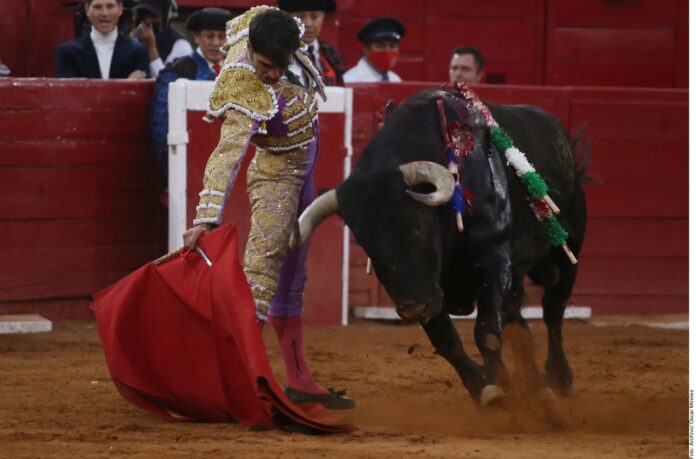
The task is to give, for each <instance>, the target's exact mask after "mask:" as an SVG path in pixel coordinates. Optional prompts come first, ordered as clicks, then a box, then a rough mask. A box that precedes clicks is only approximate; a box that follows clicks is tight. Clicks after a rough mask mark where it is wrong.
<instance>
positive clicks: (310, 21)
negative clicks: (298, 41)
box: [278, 0, 345, 86]
mask: <svg viewBox="0 0 696 459" xmlns="http://www.w3.org/2000/svg"><path fill="white" fill-rule="evenodd" d="M278 8H280V9H281V10H283V11H287V12H288V13H290V15H292V16H294V17H296V18H298V19H299V20H301V21H302V23H303V24H304V27H305V33H304V35H302V43H303V44H305V45H307V56H308V57H309V59H310V60H311V61H312V64H314V66H315V67H316V68H317V69H318V70H319V71H320V72H321V78H322V80H324V84H325V85H327V86H337V85H340V84H343V73H344V72H345V67H344V65H343V58H342V57H341V54H340V53H339V52H338V50H337V49H336V48H335V47H334V46H333V45H331V44H330V43H328V42H327V41H324V40H322V39H321V38H319V35H321V28H322V26H323V24H324V17H325V14H326V13H331V12H333V11H335V10H336V1H335V0H278ZM290 71H291V72H292V73H293V74H294V75H295V76H297V77H298V78H299V79H300V81H301V82H302V83H303V84H304V85H307V81H306V79H305V78H304V73H303V72H302V70H301V69H300V66H299V64H297V63H293V64H291V65H290Z"/></svg>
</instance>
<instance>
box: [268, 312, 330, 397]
mask: <svg viewBox="0 0 696 459" xmlns="http://www.w3.org/2000/svg"><path fill="white" fill-rule="evenodd" d="M268 320H269V321H270V322H271V324H272V325H273V329H274V330H275V332H276V336H278V344H279V345H280V352H281V353H282V355H283V362H284V364H285V378H286V383H287V385H288V386H289V387H292V388H293V389H296V390H299V391H302V392H311V393H318V394H325V393H327V392H328V391H327V390H326V389H324V388H323V387H322V386H320V385H319V384H317V382H316V380H315V379H314V376H313V375H312V372H311V371H310V369H309V366H308V365H307V361H306V360H305V356H304V343H303V340H302V316H299V315H298V316H294V317H273V316H271V317H269V318H268Z"/></svg>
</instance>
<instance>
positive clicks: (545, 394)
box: [537, 387, 558, 406]
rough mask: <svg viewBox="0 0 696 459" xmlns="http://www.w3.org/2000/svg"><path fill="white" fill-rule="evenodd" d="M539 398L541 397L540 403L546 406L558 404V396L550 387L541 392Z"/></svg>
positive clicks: (538, 394)
mask: <svg viewBox="0 0 696 459" xmlns="http://www.w3.org/2000/svg"><path fill="white" fill-rule="evenodd" d="M537 397H539V401H540V402H541V403H542V404H544V405H549V406H555V405H556V404H557V403H558V396H557V395H556V393H555V392H554V391H553V390H552V389H551V388H550V387H545V388H543V389H541V390H539V392H538V393H537Z"/></svg>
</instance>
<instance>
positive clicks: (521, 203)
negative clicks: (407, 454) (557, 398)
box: [291, 89, 586, 403]
mask: <svg viewBox="0 0 696 459" xmlns="http://www.w3.org/2000/svg"><path fill="white" fill-rule="evenodd" d="M438 99H442V100H443V101H444V105H445V114H446V118H447V122H448V123H452V122H455V121H456V122H459V123H460V125H461V126H462V127H463V128H464V129H465V130H466V131H468V133H469V134H470V136H471V138H472V139H473V149H472V151H471V153H470V154H469V155H468V156H466V157H465V158H464V159H463V160H462V161H461V162H460V168H459V170H460V174H461V180H460V183H461V185H462V188H465V189H468V190H470V191H471V192H472V193H473V195H474V198H473V200H472V204H473V206H472V207H473V212H472V213H471V214H470V215H466V216H465V220H464V231H463V232H459V231H458V229H457V226H456V223H455V216H454V213H453V212H452V211H451V210H450V209H449V208H448V206H446V205H440V204H442V203H443V202H444V201H443V199H442V197H443V196H442V194H443V186H442V183H444V182H443V180H444V181H445V182H446V180H448V179H447V176H449V177H450V180H451V177H452V176H451V174H449V173H447V171H446V169H445V168H444V166H445V165H447V164H448V156H447V147H446V145H445V142H444V140H443V136H442V133H441V130H440V125H439V117H438V109H437V100H438ZM486 105H487V106H488V107H489V108H490V111H491V112H492V114H493V117H494V118H495V119H496V121H497V122H498V123H499V124H500V126H501V127H502V128H503V129H504V130H505V131H506V132H507V133H508V134H509V135H510V137H511V138H512V139H513V141H514V142H515V146H516V147H517V148H518V149H519V150H520V151H522V152H524V153H525V154H526V155H527V158H528V159H529V161H530V162H531V164H532V165H534V167H535V168H536V170H537V171H538V172H539V173H540V175H541V176H542V177H544V178H545V180H546V182H547V183H548V185H549V195H550V197H551V198H552V199H553V200H554V201H555V203H556V204H557V205H558V207H559V208H560V209H561V212H560V215H559V216H558V219H559V221H560V223H561V225H562V226H563V227H564V228H565V229H566V230H567V231H568V233H569V237H568V246H569V247H570V249H571V250H572V251H573V252H574V253H575V254H576V255H577V254H579V252H580V248H581V245H582V241H583V236H584V230H585V221H586V208H585V195H584V192H583V190H582V184H581V182H582V178H583V177H582V175H583V174H582V172H581V171H580V170H579V169H578V168H577V166H576V164H577V162H576V158H575V154H574V151H573V148H572V147H571V144H570V142H569V141H568V138H567V136H566V134H565V132H564V129H563V126H562V125H561V124H560V122H559V121H558V120H557V119H556V118H555V117H553V116H552V115H550V114H548V113H546V112H544V111H543V110H540V109H538V108H535V107H531V106H523V105H517V106H509V105H496V104H491V103H487V104H486ZM424 161H426V162H428V163H423V162H424ZM433 163H435V164H433ZM441 166H442V167H441ZM414 168H415V169H414ZM443 171H444V173H443ZM444 190H445V191H444V198H445V201H446V200H448V199H449V196H450V195H451V190H450V191H449V192H448V191H447V187H446V186H445V187H444ZM428 204H429V205H428ZM334 212H337V213H338V214H340V216H341V217H342V218H343V220H344V221H345V223H346V224H347V225H348V226H349V228H350V229H351V231H352V232H353V234H354V235H355V238H356V240H357V242H358V243H359V244H360V245H361V246H362V247H363V249H364V250H365V252H366V253H367V255H368V256H369V257H370V258H371V260H372V262H373V264H374V268H375V272H376V274H377V277H378V278H379V280H380V282H381V283H382V284H383V285H384V287H385V289H386V290H387V292H388V293H389V295H390V296H391V298H392V299H393V301H394V303H395V304H396V307H397V312H398V313H399V315H401V316H402V317H404V318H409V319H415V320H418V321H419V322H420V323H421V325H422V327H423V329H424V330H425V332H426V333H427V335H428V337H429V338H430V341H431V342H432V344H433V345H434V346H435V348H436V350H437V352H438V353H439V354H440V355H442V356H443V357H444V358H445V359H447V361H448V362H450V364H452V365H453V366H454V368H455V369H456V370H457V372H458V374H459V376H460V378H461V380H462V382H463V384H464V385H465V386H466V388H467V389H468V390H469V392H470V394H471V395H472V397H473V398H474V400H477V401H478V400H480V401H482V402H484V403H486V402H487V401H489V399H496V398H498V397H500V396H501V395H502V394H503V393H504V392H503V391H502V390H501V388H500V386H502V387H505V386H506V384H507V383H508V375H507V372H506V370H505V367H504V366H503V363H502V359H501V343H502V341H501V340H502V327H503V326H504V325H508V324H516V325H519V326H521V327H522V328H523V330H525V332H526V333H527V334H528V333H529V331H528V328H527V324H526V322H525V320H524V319H523V318H522V316H521V312H520V308H521V304H522V299H523V296H524V287H523V280H524V277H525V275H528V276H529V277H530V278H531V279H532V281H534V282H535V283H537V284H540V285H543V286H544V287H545V290H544V296H543V300H542V305H543V311H544V312H543V314H544V322H545V323H546V326H547V329H548V344H549V346H548V356H547V360H546V365H545V369H546V376H547V381H548V383H549V384H550V385H551V386H552V387H554V388H555V389H557V390H560V391H561V392H564V393H565V392H567V391H568V390H569V389H570V387H571V385H572V372H571V369H570V367H569V365H568V362H567V360H566V357H565V353H564V350H563V342H562V332H561V328H562V320H563V315H564V311H565V307H566V303H567V301H568V298H569V297H570V294H571V292H572V289H573V284H574V282H575V276H576V272H577V266H576V265H574V264H572V263H571V262H570V261H569V259H568V258H567V257H566V255H565V253H564V252H563V250H562V249H561V248H560V247H554V246H551V245H550V244H549V240H548V238H547V236H546V234H545V230H544V228H543V225H542V224H541V223H539V221H537V220H536V217H535V216H534V214H533V212H532V210H531V209H530V207H529V203H528V200H527V193H526V191H525V189H524V187H523V185H522V183H521V181H520V179H519V178H518V177H517V176H516V174H515V172H514V171H513V169H512V167H510V166H509V165H507V164H506V160H505V158H504V157H503V155H502V152H498V151H497V150H496V149H495V148H494V146H493V145H492V143H491V136H490V131H489V129H488V128H487V126H486V123H485V120H484V118H483V116H482V114H481V112H480V111H478V110H476V109H475V108H474V107H473V106H472V105H471V104H470V103H469V102H467V101H466V100H464V99H463V98H461V97H459V96H458V95H457V94H455V93H453V92H450V91H448V90H444V89H434V90H427V91H423V92H420V93H418V94H416V95H414V96H412V97H410V98H409V99H408V100H406V101H405V102H404V103H403V104H401V105H400V106H399V108H398V109H396V110H395V111H394V112H393V113H391V114H390V115H389V117H388V118H387V120H386V122H385V124H384V126H383V128H382V129H381V130H380V131H379V132H377V133H376V134H375V135H374V137H373V138H372V140H371V141H370V143H369V145H368V146H367V148H366V149H365V150H364V151H363V153H362V156H361V157H360V159H359V161H358V162H357V164H356V166H355V169H354V171H353V172H352V174H351V175H350V176H349V177H348V178H347V179H346V180H345V181H344V182H343V183H341V184H340V185H339V186H338V188H337V189H336V190H335V192H334V191H330V192H328V193H325V194H324V195H322V196H320V197H319V198H317V200H316V201H315V202H314V203H313V204H312V206H310V208H309V209H308V210H307V211H306V212H305V213H304V214H303V215H302V217H301V218H300V221H299V226H298V229H297V232H299V236H294V237H293V240H292V241H291V244H292V245H298V244H299V243H302V242H303V241H304V240H306V238H307V237H309V234H310V233H311V231H312V229H313V228H314V227H315V226H316V225H318V224H319V223H320V222H321V221H322V220H323V219H324V218H326V217H327V216H328V215H330V214H331V213H334ZM474 305H476V306H477V307H478V314H477V318H476V325H475V327H474V335H475V341H476V345H477V347H478V349H479V351H480V353H481V355H482V357H483V361H484V365H483V366H480V365H478V364H477V363H475V362H474V361H473V360H471V359H470V358H469V357H468V356H467V354H466V353H465V351H464V349H463V347H462V344H461V340H460V338H459V335H458V333H457V331H456V329H455V328H454V326H453V323H452V320H451V319H450V316H449V314H454V315H463V314H469V313H471V312H472V311H473V309H474ZM529 342H531V341H529ZM532 366H533V367H534V369H533V371H532V375H533V377H535V378H536V379H537V381H536V383H537V384H538V385H539V386H541V385H543V383H542V381H541V376H540V374H539V372H538V370H536V366H535V365H534V364H533V359H532ZM535 375H536V376H535ZM489 389H491V390H492V392H491V391H490V390H489ZM486 391H489V392H490V393H489V394H486Z"/></svg>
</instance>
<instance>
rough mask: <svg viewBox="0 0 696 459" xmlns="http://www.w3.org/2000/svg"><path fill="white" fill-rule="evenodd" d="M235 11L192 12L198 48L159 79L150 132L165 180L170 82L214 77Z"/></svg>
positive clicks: (190, 24)
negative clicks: (181, 79) (227, 25)
mask: <svg viewBox="0 0 696 459" xmlns="http://www.w3.org/2000/svg"><path fill="white" fill-rule="evenodd" d="M230 19H232V13H230V12H229V11H228V10H225V9H222V8H203V9H202V10H198V11H196V12H195V13H193V14H192V15H191V16H189V18H188V20H187V21H186V28H187V29H188V30H190V31H191V32H193V39H194V41H195V42H196V44H197V45H198V47H197V48H196V51H194V52H192V53H191V54H189V55H187V56H184V57H181V58H179V59H175V60H174V61H173V62H171V63H169V64H167V66H166V67H165V68H164V69H163V70H162V71H161V72H160V74H159V76H158V77H157V82H156V83H155V91H154V94H153V97H152V111H151V114H150V129H151V131H150V134H151V136H152V142H153V144H154V148H155V156H156V158H157V162H158V164H159V166H160V171H161V172H162V176H163V177H162V178H163V179H164V181H165V183H166V182H167V179H168V174H169V172H168V167H167V164H168V148H167V131H168V130H169V102H168V97H169V83H171V82H173V81H176V80H177V79H179V78H186V79H189V80H214V79H215V77H216V76H217V74H218V73H220V67H221V63H222V60H223V58H224V57H225V55H224V54H223V52H222V51H221V50H220V48H221V47H222V45H224V44H225V24H226V23H227V21H229V20H230Z"/></svg>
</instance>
